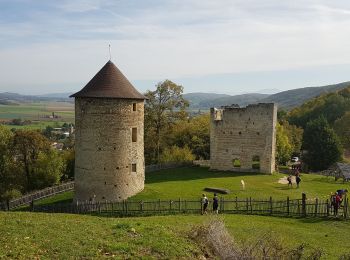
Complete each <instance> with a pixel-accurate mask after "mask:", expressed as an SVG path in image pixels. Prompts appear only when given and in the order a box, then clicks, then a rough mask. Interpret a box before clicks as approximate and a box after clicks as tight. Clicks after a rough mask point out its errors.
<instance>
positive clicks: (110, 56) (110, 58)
mask: <svg viewBox="0 0 350 260" xmlns="http://www.w3.org/2000/svg"><path fill="white" fill-rule="evenodd" d="M109 60H110V61H111V60H112V55H111V44H109Z"/></svg>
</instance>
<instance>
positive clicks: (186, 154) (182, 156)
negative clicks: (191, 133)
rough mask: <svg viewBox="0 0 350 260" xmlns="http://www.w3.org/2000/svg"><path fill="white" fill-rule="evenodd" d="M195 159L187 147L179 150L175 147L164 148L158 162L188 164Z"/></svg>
mask: <svg viewBox="0 0 350 260" xmlns="http://www.w3.org/2000/svg"><path fill="white" fill-rule="evenodd" d="M194 159H195V156H194V155H193V154H192V151H191V149H190V148H188V147H187V146H185V147H183V148H180V147H177V146H176V145H174V146H172V147H170V148H165V149H164V151H163V152H162V155H161V158H160V161H161V162H162V163H167V162H190V161H193V160H194Z"/></svg>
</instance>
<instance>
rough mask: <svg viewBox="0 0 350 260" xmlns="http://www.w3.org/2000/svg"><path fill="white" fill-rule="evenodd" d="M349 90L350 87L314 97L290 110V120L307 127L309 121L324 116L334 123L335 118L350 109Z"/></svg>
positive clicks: (292, 122)
mask: <svg viewBox="0 0 350 260" xmlns="http://www.w3.org/2000/svg"><path fill="white" fill-rule="evenodd" d="M349 92H350V87H348V88H346V89H343V90H341V91H338V92H336V93H329V94H326V95H322V96H319V97H317V98H314V99H312V100H310V101H308V102H306V103H304V104H303V105H302V106H300V107H297V108H295V109H293V110H292V111H290V113H289V114H288V121H289V123H291V124H293V125H297V126H300V127H302V128H305V127H306V124H307V123H308V122H309V121H311V120H314V119H317V118H318V117H320V116H323V117H325V118H326V120H327V121H328V123H329V124H331V125H333V123H334V122H335V120H337V119H338V118H340V117H342V116H343V115H344V114H345V113H346V112H347V111H350V98H349V94H348V93H349Z"/></svg>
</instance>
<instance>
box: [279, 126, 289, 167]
mask: <svg viewBox="0 0 350 260" xmlns="http://www.w3.org/2000/svg"><path fill="white" fill-rule="evenodd" d="M291 156H292V146H291V144H290V143H289V139H288V134H287V131H286V130H285V129H284V127H283V125H281V124H279V123H277V125H276V163H277V165H286V164H287V162H288V161H289V160H290V158H291Z"/></svg>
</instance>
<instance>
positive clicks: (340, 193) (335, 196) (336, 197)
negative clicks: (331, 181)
mask: <svg viewBox="0 0 350 260" xmlns="http://www.w3.org/2000/svg"><path fill="white" fill-rule="evenodd" d="M347 192H348V190H346V189H341V190H337V191H336V192H335V193H332V194H331V204H332V206H333V209H334V211H333V213H334V216H337V215H338V209H339V208H340V207H341V204H342V202H343V197H344V196H345V195H346V193H347Z"/></svg>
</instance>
